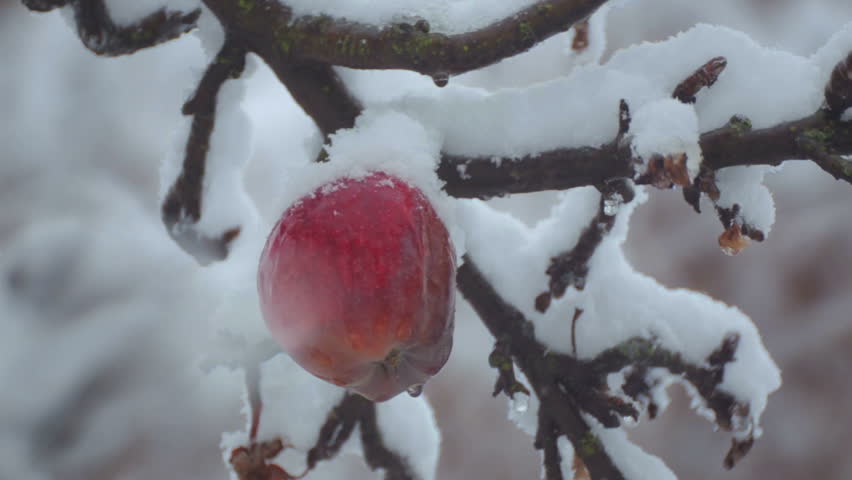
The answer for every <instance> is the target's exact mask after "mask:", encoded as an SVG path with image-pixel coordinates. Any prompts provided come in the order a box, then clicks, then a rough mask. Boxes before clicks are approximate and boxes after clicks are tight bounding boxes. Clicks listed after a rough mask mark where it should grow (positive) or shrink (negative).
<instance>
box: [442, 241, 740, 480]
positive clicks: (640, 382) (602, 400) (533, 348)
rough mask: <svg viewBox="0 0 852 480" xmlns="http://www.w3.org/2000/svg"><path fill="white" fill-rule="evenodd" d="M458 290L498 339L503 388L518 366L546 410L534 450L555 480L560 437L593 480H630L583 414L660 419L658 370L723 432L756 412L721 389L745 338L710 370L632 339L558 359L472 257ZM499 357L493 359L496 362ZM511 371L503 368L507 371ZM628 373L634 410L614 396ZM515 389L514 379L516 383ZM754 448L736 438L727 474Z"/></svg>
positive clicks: (719, 353) (615, 423)
mask: <svg viewBox="0 0 852 480" xmlns="http://www.w3.org/2000/svg"><path fill="white" fill-rule="evenodd" d="M458 285H459V289H460V291H461V293H462V295H464V297H465V299H467V301H468V302H470V303H471V305H472V306H473V308H474V310H475V311H476V312H477V313H478V314H479V316H480V317H481V319H482V321H483V322H484V323H485V325H486V326H487V327H488V329H489V330H490V331H491V333H492V334H493V335H494V337H495V338H496V339H497V346H495V352H500V354H499V355H498V356H499V358H500V359H501V360H500V361H493V360H491V361H490V363H491V364H492V366H494V367H495V368H497V369H498V371H499V379H498V385H505V384H506V383H507V382H505V381H502V380H503V379H504V378H505V371H509V370H511V368H512V367H511V365H512V363H514V364H516V365H517V366H518V368H520V370H521V371H522V372H523V374H524V376H525V377H526V379H527V380H528V381H529V384H530V387H531V389H532V390H533V391H534V392H535V394H536V396H537V397H538V400H539V402H540V406H539V410H538V413H537V415H538V427H537V428H538V430H537V433H536V440H535V445H536V448H538V449H543V450H544V464H545V472H546V477H547V478H548V479H562V478H563V476H562V474H561V470H560V467H559V465H560V461H562V460H565V459H561V458H560V456H559V451H558V449H556V445H557V440H558V437H560V436H563V435H564V436H566V437H567V438H568V439H569V440H570V441H571V443H572V444H573V446H574V451H575V452H576V454H577V455H578V456H579V457H580V459H581V460H582V463H583V464H584V465H585V468H587V469H588V471H589V472H590V474H591V478H593V479H601V478H607V479H620V478H627V477H626V476H625V474H624V472H622V471H621V470H620V469H619V467H618V466H617V465H616V464H615V463H614V461H613V459H612V458H611V457H610V456H609V453H608V451H607V449H606V442H602V441H601V440H600V439H599V438H597V436H596V435H595V433H594V431H593V429H592V427H591V426H590V424H589V422H587V421H586V420H585V419H584V417H583V415H581V413H583V414H588V415H591V417H592V418H594V419H595V420H596V421H597V422H599V423H600V424H601V425H602V426H603V427H605V428H617V427H619V426H620V425H621V422H622V418H624V417H632V418H634V419H638V417H639V414H640V412H639V410H637V408H642V409H643V410H644V411H646V412H648V413H649V415H650V416H651V417H652V418H653V417H654V416H655V415H656V410H657V406H656V405H655V404H654V402H653V394H652V393H651V391H652V389H654V388H656V387H657V386H658V385H657V384H656V381H657V380H656V377H655V376H654V375H651V374H650V373H651V370H652V369H655V368H661V369H664V370H666V371H667V372H669V374H672V375H675V376H680V377H681V378H682V381H684V382H686V383H688V384H690V385H691V386H692V388H694V389H695V391H696V392H697V394H698V395H699V396H700V397H701V398H703V399H704V403H705V405H706V407H707V408H709V409H710V410H711V411H712V412H713V413H714V414H715V422H716V424H717V426H719V427H720V428H722V429H724V430H729V431H731V430H735V431H736V430H739V429H740V428H741V426H742V424H743V423H744V422H747V417H748V415H749V405H748V404H745V403H741V402H740V401H738V400H737V399H736V398H735V397H734V396H733V395H731V394H730V393H728V392H725V391H724V390H722V389H720V385H721V383H722V381H723V379H724V375H725V367H726V365H727V364H728V363H730V362H731V361H733V360H734V358H735V355H736V351H737V347H738V344H739V339H740V337H739V334H737V333H731V334H728V335H726V336H725V337H724V338H723V340H722V342H721V344H720V345H719V346H718V347H717V348H716V349H715V350H713V351H712V352H711V353H710V354H709V355H708V356H707V358H706V360H705V361H704V362H703V364H693V363H690V362H688V361H686V360H685V359H684V358H683V357H682V355H681V354H680V353H678V352H676V351H671V350H668V349H666V348H664V347H662V346H661V345H660V344H659V343H658V342H657V341H656V340H655V339H654V338H640V337H633V338H630V339H628V340H626V341H624V342H622V343H620V344H618V345H616V346H614V347H612V348H609V349H607V350H604V351H602V352H601V353H599V354H598V355H597V356H595V357H593V358H591V359H587V360H583V359H578V358H576V357H575V356H571V355H565V354H559V353H555V352H553V351H551V350H550V349H548V348H547V347H546V346H545V345H543V344H542V343H540V342H539V340H537V338H536V336H535V327H534V325H533V323H532V322H530V321H528V320H527V319H526V318H525V316H524V314H523V313H521V312H520V311H519V310H517V309H516V308H515V307H513V306H512V305H511V304H509V303H507V302H506V301H505V300H503V298H502V297H501V296H500V295H499V294H498V293H497V291H496V290H495V289H494V287H493V286H492V285H491V284H490V282H489V281H488V280H487V279H486V277H485V276H484V275H483V274H482V273H481V272H480V270H479V269H478V267H477V266H476V264H475V263H474V262H473V261H472V259H471V258H470V257H466V258H465V263H464V264H463V265H462V266H461V267H459V270H458ZM494 355H495V354H494V353H492V356H494ZM504 363H505V364H507V365H505V366H504V365H503V364H504ZM619 372H622V373H624V372H626V374H625V376H624V384H623V385H621V386H620V387H621V390H622V392H623V393H624V394H625V395H627V396H628V397H630V398H631V399H632V400H634V402H633V403H630V402H627V401H625V400H624V399H623V397H620V396H617V395H616V394H615V392H612V391H611V390H610V386H609V385H608V381H607V376H608V375H610V374H615V373H619ZM511 382H515V380H514V376H512V377H511V380H510V381H509V383H511ZM525 389H526V387H524V386H523V385H521V387H520V388H501V391H503V392H505V393H506V395H507V396H509V397H512V396H513V395H514V394H518V393H521V392H522V391H523V390H525ZM753 441H754V438H753V436H752V435H751V434H750V433H749V434H746V435H745V436H743V437H742V438H739V437H735V439H734V440H733V443H732V447H731V450H730V451H729V452H728V454H727V456H726V458H725V462H724V463H725V466H726V467H728V468H731V467H733V465H734V464H735V463H736V462H737V461H738V460H739V459H741V458H742V457H743V456H745V454H746V453H747V452H748V449H749V448H750V447H751V445H752V443H753Z"/></svg>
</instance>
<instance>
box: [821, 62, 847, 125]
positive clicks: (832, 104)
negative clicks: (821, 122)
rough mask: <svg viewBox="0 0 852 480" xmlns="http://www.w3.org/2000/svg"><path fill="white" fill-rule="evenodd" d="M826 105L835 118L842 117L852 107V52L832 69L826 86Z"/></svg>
mask: <svg viewBox="0 0 852 480" xmlns="http://www.w3.org/2000/svg"><path fill="white" fill-rule="evenodd" d="M825 107H826V110H827V111H828V113H829V115H831V116H832V117H833V118H840V116H841V115H843V112H845V111H846V109H848V108H849V107H852V53H849V56H847V57H846V58H845V59H844V60H843V61H841V62H840V63H838V64H837V66H836V67H834V70H832V71H831V78H830V79H829V81H828V85H826V87H825Z"/></svg>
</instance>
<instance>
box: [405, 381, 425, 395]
mask: <svg viewBox="0 0 852 480" xmlns="http://www.w3.org/2000/svg"><path fill="white" fill-rule="evenodd" d="M406 391H407V392H408V394H409V395H411V396H412V397H419V396H420V394H421V393H423V384H422V383H418V384H417V385H412V386H410V387H408V389H407V390H406Z"/></svg>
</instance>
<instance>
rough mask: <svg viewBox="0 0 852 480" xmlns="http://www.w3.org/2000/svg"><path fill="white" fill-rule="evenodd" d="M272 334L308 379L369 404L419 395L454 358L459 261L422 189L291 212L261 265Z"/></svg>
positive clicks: (372, 183) (347, 183)
mask: <svg viewBox="0 0 852 480" xmlns="http://www.w3.org/2000/svg"><path fill="white" fill-rule="evenodd" d="M258 293H259V295H260V304H261V309H262V312H263V316H264V319H265V320H266V324H267V326H268V328H269V330H270V332H271V333H272V336H273V337H274V338H275V339H276V340H277V341H278V342H279V343H280V344H281V345H282V347H283V348H284V350H285V351H286V352H287V353H288V354H289V355H290V356H291V357H292V358H293V359H294V360H295V361H296V362H297V363H298V364H299V365H301V366H302V367H303V368H304V369H306V370H307V371H309V372H310V373H312V374H314V375H316V376H317V377H319V378H322V379H324V380H327V381H329V382H332V383H334V384H336V385H340V386H344V387H347V388H349V389H350V390H352V391H355V392H357V393H359V394H361V395H363V396H365V397H367V398H369V399H370V400H373V401H383V400H387V399H389V398H391V397H393V396H395V395H397V394H399V393H400V392H402V391H405V390H410V391H412V392H417V391H418V389H419V387H420V386H421V385H422V384H423V383H425V382H426V380H428V379H429V378H430V377H431V376H433V375H435V374H436V373H437V372H438V371H439V370H440V369H441V367H443V366H444V364H445V363H446V361H447V358H448V357H449V355H450V350H451V348H452V342H453V339H452V336H453V314H454V294H455V253H454V251H453V247H452V244H451V243H450V239H449V235H448V233H447V229H446V227H445V226H444V224H443V223H442V222H441V220H440V218H439V217H438V215H437V214H436V213H435V210H434V209H433V207H432V205H431V204H430V203H429V201H428V199H427V198H426V196H425V195H424V194H423V193H422V192H421V191H420V190H418V189H417V188H415V187H413V186H411V185H409V184H408V183H405V182H403V181H402V180H400V179H398V178H395V177H392V176H390V175H388V174H386V173H382V172H376V173H371V174H369V175H368V176H366V177H363V178H343V179H339V180H337V181H334V182H331V183H329V184H326V185H324V186H322V187H320V188H318V189H317V190H315V191H314V192H313V193H312V194H311V195H308V196H306V197H304V198H302V199H301V200H299V201H298V202H297V203H296V204H294V205H293V206H291V207H290V208H289V209H287V210H286V211H285V212H284V214H283V215H282V217H281V219H280V220H279V221H278V223H277V224H276V225H275V227H274V228H273V230H272V233H271V234H270V236H269V238H268V240H267V242H266V246H265V248H264V250H263V253H262V255H261V258H260V265H259V269H258Z"/></svg>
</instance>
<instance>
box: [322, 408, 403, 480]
mask: <svg viewBox="0 0 852 480" xmlns="http://www.w3.org/2000/svg"><path fill="white" fill-rule="evenodd" d="M356 426H358V427H359V428H360V431H361V445H362V447H363V449H364V459H365V460H366V462H367V465H368V466H369V467H370V469H372V470H382V471H383V472H384V474H385V479H386V480H412V479H414V478H415V476H414V474H413V473H412V471H411V468H410V467H409V465H408V463H407V462H406V461H405V459H404V458H403V457H401V456H400V455H399V454H397V453H395V452H393V451H391V450H389V449H388V448H387V446H385V443H384V439H383V438H382V434H381V432H380V431H379V426H378V423H377V421H376V404H374V403H373V402H371V401H369V400H367V399H366V398H364V397H362V396H360V395H356V394H353V393H348V392H347V393H346V394H345V395H344V397H343V400H341V402H340V403H339V404H338V405H337V406H336V407H335V408H334V410H332V411H331V413H329V416H328V419H327V420H326V422H325V424H324V425H323V426H322V428H321V429H320V436H319V439H318V440H317V443H316V445H315V446H314V447H313V448H312V449H311V450H310V451H309V452H308V459H307V462H308V470H312V469H313V468H314V467H315V466H316V464H317V463H318V462H320V461H322V460H327V459H329V458H332V457H334V456H335V455H337V454H338V453H339V451H340V449H341V447H343V444H344V443H346V441H347V440H348V439H349V437H350V436H351V435H352V432H353V431H354V429H355V427H356Z"/></svg>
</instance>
